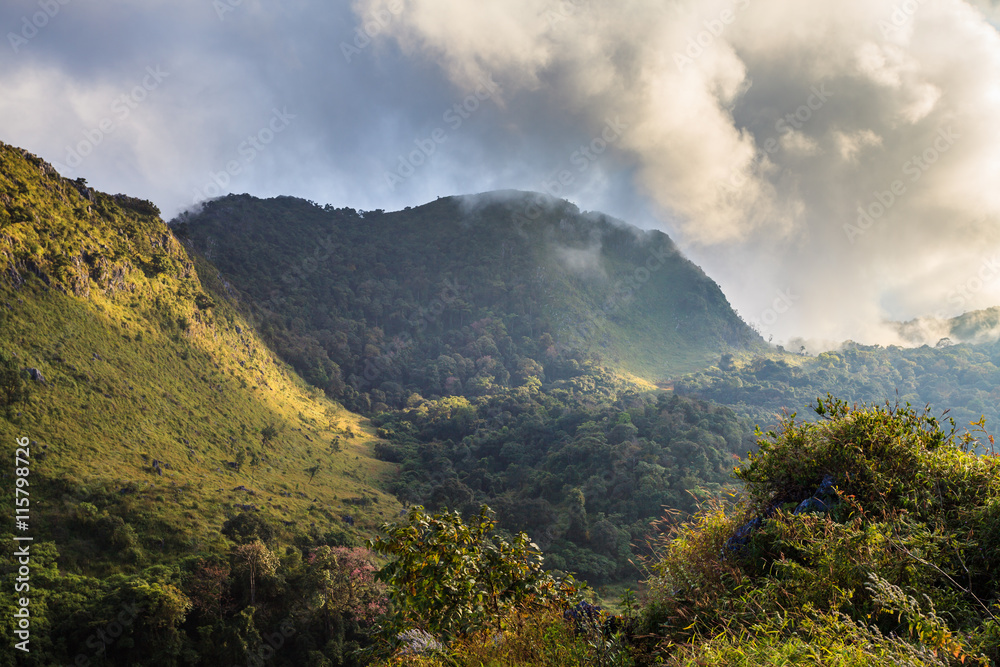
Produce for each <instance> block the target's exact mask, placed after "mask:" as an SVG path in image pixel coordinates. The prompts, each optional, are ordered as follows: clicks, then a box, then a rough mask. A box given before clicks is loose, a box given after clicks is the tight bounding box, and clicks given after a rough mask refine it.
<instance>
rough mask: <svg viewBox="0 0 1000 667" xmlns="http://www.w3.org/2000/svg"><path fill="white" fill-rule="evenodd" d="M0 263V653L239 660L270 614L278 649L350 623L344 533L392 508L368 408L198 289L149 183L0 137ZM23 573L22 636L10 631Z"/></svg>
mask: <svg viewBox="0 0 1000 667" xmlns="http://www.w3.org/2000/svg"><path fill="white" fill-rule="evenodd" d="M0 275H2V279H0V387H2V388H0V402H2V405H0V439H2V441H3V442H4V451H5V452H6V453H7V454H8V455H9V457H8V458H7V459H5V460H6V461H7V464H6V465H5V466H4V469H3V470H2V471H0V481H2V485H0V502H2V504H3V506H4V507H6V508H8V509H9V511H10V515H11V516H12V515H13V512H14V509H13V508H14V506H15V502H14V501H15V498H14V495H15V484H14V481H15V475H14V454H15V447H17V446H18V445H17V442H18V439H21V438H25V439H26V441H27V442H28V443H29V445H28V447H27V448H26V449H27V450H28V451H29V454H30V456H29V457H28V461H29V465H28V466H27V470H28V474H27V476H26V477H22V478H23V479H26V481H27V484H28V486H27V489H26V490H27V492H28V493H29V494H30V495H29V496H26V497H28V498H29V500H30V505H29V510H30V511H29V513H28V517H29V519H28V521H27V525H28V529H27V531H26V532H22V531H20V530H17V531H16V532H17V534H18V535H28V536H31V537H32V538H33V541H32V542H31V543H30V553H31V575H30V577H31V578H30V583H29V585H30V589H29V590H28V591H27V592H21V593H15V588H14V583H15V582H14V579H15V577H16V576H17V572H18V570H17V566H16V563H17V559H15V558H14V555H13V554H14V551H15V549H16V548H17V547H18V546H20V545H18V544H16V543H15V542H14V540H13V539H12V538H13V537H14V532H15V526H14V524H13V522H12V521H10V522H6V523H5V525H4V528H3V529H2V530H0V538H2V539H0V541H2V543H3V545H4V547H3V549H4V558H3V564H4V565H3V572H2V574H3V577H2V579H3V585H2V587H0V604H2V605H3V608H4V610H5V618H6V619H7V621H6V622H5V623H4V624H3V629H2V630H0V641H2V642H3V646H4V649H3V650H2V651H0V664H4V665H13V664H15V662H14V661H15V659H16V660H17V662H16V664H19V665H45V666H46V667H49V666H51V665H53V664H91V665H102V664H108V665H111V664H115V665H126V664H127V665H165V664H197V663H198V662H199V661H201V660H204V661H206V662H212V661H214V662H216V663H218V664H244V663H246V662H247V661H248V659H249V658H248V656H249V657H253V656H257V655H259V654H260V652H261V651H264V652H265V653H266V652H268V651H272V650H273V649H272V648H270V647H269V645H268V644H267V643H266V637H267V636H269V634H268V633H274V632H276V631H279V628H281V627H284V629H285V630H288V631H291V632H293V633H294V634H295V636H296V638H297V639H296V642H295V647H294V648H291V649H286V651H285V653H287V654H288V655H287V657H286V658H285V660H286V661H295V662H296V664H305V663H306V662H307V660H308V655H309V653H310V651H324V650H326V651H327V653H328V654H329V655H336V654H337V651H341V650H342V649H343V642H344V641H345V638H346V641H351V637H352V636H353V635H352V634H351V633H352V632H354V630H352V629H351V628H352V627H354V628H355V629H356V628H357V623H356V621H355V620H351V619H352V618H355V617H350V616H349V615H348V618H347V620H346V621H345V616H344V612H345V611H346V610H347V609H348V608H354V606H355V602H354V601H351V602H346V601H345V600H346V599H347V598H344V599H342V600H341V599H340V598H338V597H337V595H341V593H336V591H337V590H342V589H343V587H344V586H345V584H344V583H342V580H341V579H338V578H337V577H339V575H338V574H337V572H338V571H339V570H338V568H340V567H342V566H343V565H344V563H345V562H351V560H350V559H354V561H357V562H358V563H362V564H363V563H366V562H369V561H370V558H371V556H370V555H368V554H367V552H363V550H360V547H361V545H362V543H363V541H364V539H366V538H367V537H369V536H370V534H371V533H372V531H373V530H374V529H375V528H376V527H377V526H378V525H379V523H380V522H381V521H383V520H384V519H385V518H388V517H390V516H392V515H393V514H395V513H396V512H398V511H399V510H400V506H399V504H398V503H397V501H396V500H395V499H394V498H393V497H392V496H391V495H388V494H387V493H385V492H384V491H382V490H381V489H382V487H383V486H384V485H385V484H386V480H387V479H388V476H389V475H390V474H391V469H392V466H391V465H390V464H386V463H383V462H381V461H379V460H377V459H375V458H374V456H373V451H374V444H375V443H376V442H377V438H376V437H375V436H374V429H373V427H372V426H371V425H370V423H369V422H368V421H367V420H365V419H363V418H361V417H360V416H358V415H356V414H352V413H350V412H348V411H347V410H345V409H344V408H343V407H342V406H340V405H339V404H337V403H335V402H333V401H331V400H329V399H328V398H327V397H325V396H324V394H323V392H321V391H319V390H317V389H315V388H314V387H310V386H309V385H308V384H307V383H305V382H303V381H302V380H301V379H300V378H299V377H298V376H297V375H296V374H295V373H294V371H292V369H291V368H290V367H288V366H287V365H286V364H285V363H284V362H282V361H281V360H280V359H279V358H278V357H277V356H276V355H275V354H274V353H273V352H272V351H271V350H270V349H269V348H268V347H267V345H266V344H265V343H264V342H263V341H262V340H261V339H260V338H259V337H258V335H257V334H256V332H255V331H254V329H253V328H252V326H251V325H250V323H248V322H247V321H246V320H245V319H244V318H243V317H242V316H241V315H240V314H239V312H238V311H237V310H236V309H235V308H233V307H232V306H231V305H229V304H228V303H227V302H226V301H225V300H224V299H220V298H216V297H214V296H210V294H212V293H215V292H213V288H212V286H211V285H206V283H205V282H203V281H202V278H201V276H209V277H211V276H212V275H213V274H212V272H211V271H205V270H204V268H203V266H202V267H199V266H198V263H197V261H196V260H193V259H192V258H191V257H190V256H189V254H188V253H187V252H186V251H185V250H184V248H183V247H182V245H181V244H180V243H179V242H178V241H177V239H176V238H175V237H174V235H173V234H172V232H171V231H170V229H169V228H168V227H167V226H166V225H165V224H164V223H163V221H162V220H160V218H159V215H158V211H157V210H156V208H155V207H154V206H153V205H152V204H151V203H149V202H146V201H141V200H137V199H132V198H130V197H126V196H123V195H116V196H110V195H106V194H103V193H100V192H96V191H94V190H93V189H91V188H89V187H87V185H86V183H84V182H83V181H82V180H77V181H71V180H67V179H64V178H61V177H60V176H59V175H58V174H57V173H55V171H54V170H53V169H52V168H51V167H50V166H48V165H47V164H45V163H44V162H42V161H41V160H39V159H37V158H35V157H34V156H32V155H30V154H27V153H25V152H24V151H20V150H18V149H15V148H12V147H9V146H6V145H2V144H0ZM209 282H210V281H209ZM22 470H23V466H22ZM21 490H22V491H23V490H24V489H21ZM19 497H23V496H19ZM331 549H333V550H336V549H341V550H345V551H347V552H349V553H347V554H346V555H339V554H338V553H337V552H336V551H333V552H331V551H330V550H331ZM351 549H354V550H359V551H357V552H355V551H350V550H351ZM362 552H363V553H362ZM338 559H339V560H338ZM345 559H346V560H345ZM334 563H339V565H334ZM12 564H14V565H12ZM331 570H332V571H333V575H329V573H330V572H331ZM328 576H332V577H333V578H332V579H329V580H328V578H327V577H328ZM338 581H341V583H337V582H338ZM317 582H327V583H325V584H323V586H326V587H327V589H328V590H329V594H328V595H326V594H324V595H325V597H324V596H322V595H321V591H323V590H324V588H322V587H321V586H320V585H319V584H318V583H317ZM338 586H339V587H340V588H339V589H338V588H337V587H338ZM22 595H27V596H28V597H29V599H30V614H31V636H30V644H29V645H28V648H30V652H29V653H22V652H21V651H18V650H14V649H13V648H12V647H13V646H14V644H15V642H17V641H20V640H19V639H17V638H15V636H14V635H13V634H12V629H13V627H14V625H13V623H12V622H11V616H10V614H11V613H13V610H14V609H15V608H16V604H15V601H16V600H17V599H18V598H20V597H21V596H22ZM341 597H343V596H342V595H341ZM133 611H134V613H133ZM361 613H363V610H361V609H358V614H361ZM116 619H121V620H120V621H119V620H116ZM338 619H340V620H338ZM286 622H287V623H286ZM345 623H347V624H346V625H345ZM351 623H354V625H353V626H351ZM283 624H284V625H283ZM109 628H111V629H112V630H111V631H109ZM109 632H111V634H109ZM284 636H285V635H281V634H280V632H279V637H284ZM331 642H333V643H332V644H331ZM338 642H339V644H338ZM328 645H329V646H328ZM338 646H339V647H340V648H338ZM265 647H266V650H265ZM192 656H199V657H198V658H197V659H194V658H192ZM276 664H291V663H290V662H285V663H276Z"/></svg>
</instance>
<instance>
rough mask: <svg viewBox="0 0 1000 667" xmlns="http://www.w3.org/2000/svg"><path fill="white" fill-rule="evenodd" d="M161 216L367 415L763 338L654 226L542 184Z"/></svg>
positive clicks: (313, 375) (714, 352) (709, 356)
mask: <svg viewBox="0 0 1000 667" xmlns="http://www.w3.org/2000/svg"><path fill="white" fill-rule="evenodd" d="M172 224H174V228H175V230H176V231H177V233H178V235H180V236H181V237H182V238H184V239H185V240H186V242H188V243H190V244H191V247H193V248H194V249H196V250H197V251H198V252H199V253H201V254H203V255H204V256H205V257H206V258H207V259H209V260H211V261H212V262H213V263H214V264H215V266H217V267H218V268H219V270H220V272H221V275H222V276H223V278H224V280H225V281H226V283H227V285H228V288H230V289H232V290H233V292H234V293H235V294H239V295H241V297H242V298H243V299H244V301H245V303H246V306H247V310H248V312H253V313H254V314H256V315H257V317H259V319H260V321H261V327H262V330H263V331H264V332H265V334H266V336H267V337H268V339H269V340H270V341H272V342H273V343H274V345H275V347H276V349H278V350H279V351H280V353H281V354H282V356H283V357H284V358H285V359H287V360H288V361H289V362H290V363H291V364H292V365H293V366H294V367H295V368H296V369H297V370H298V371H299V372H300V373H301V374H302V375H303V377H305V378H306V379H308V380H309V381H310V382H312V383H314V384H316V385H317V386H320V387H323V388H324V389H326V390H327V391H328V393H329V394H330V395H331V396H334V397H337V398H340V399H342V400H343V401H344V402H345V404H346V405H347V406H348V407H352V408H354V409H358V410H361V411H363V412H369V411H374V412H378V411H381V410H384V409H386V408H388V407H392V408H401V407H405V406H406V404H407V401H409V400H410V399H411V398H413V397H414V394H416V395H417V398H419V397H423V398H428V399H430V398H437V397H441V396H449V395H464V396H484V395H489V394H493V393H495V392H497V391H503V390H506V389H509V388H514V387H519V386H525V385H526V384H530V383H531V382H533V381H537V382H545V373H546V367H547V366H548V365H549V364H551V363H553V362H556V363H559V362H561V361H562V359H564V358H568V357H570V356H576V357H579V358H582V357H590V358H596V359H598V360H599V362H600V363H601V364H602V365H604V366H606V367H609V368H613V369H615V370H617V371H618V372H619V373H623V374H630V375H634V376H637V377H639V378H642V379H644V380H646V381H649V382H656V381H658V380H661V379H664V378H667V377H670V376H672V375H675V374H677V373H681V372H687V371H692V370H697V369H700V368H704V367H705V366H707V365H708V364H709V363H711V361H712V360H713V359H716V358H718V355H719V354H720V353H721V352H734V353H737V354H740V353H743V352H744V351H746V350H754V349H761V348H762V347H763V344H762V341H761V340H760V338H759V337H758V336H757V334H755V333H754V332H753V331H752V330H751V329H750V328H749V327H748V326H747V325H746V324H745V323H744V322H743V321H742V320H740V318H739V317H738V316H737V315H736V314H735V313H734V312H733V310H732V309H731V308H730V306H729V304H728V302H727V301H726V298H725V296H724V295H723V294H722V292H721V290H720V289H719V287H718V285H716V284H715V283H714V282H713V281H712V280H711V279H710V278H708V277H707V276H706V275H705V274H704V273H703V272H702V271H701V270H700V269H699V268H698V267H696V266H694V265H693V264H691V262H689V261H688V260H686V259H684V258H683V257H682V256H681V255H680V254H679V252H678V251H677V249H676V247H675V246H674V244H673V243H672V242H671V241H670V239H669V238H668V237H667V236H665V235H664V234H662V233H660V232H642V231H640V230H638V229H636V228H634V227H629V226H627V225H625V224H624V223H621V222H619V221H614V220H611V219H609V218H607V217H605V216H603V215H599V214H581V213H580V212H579V210H577V208H576V207H575V206H573V205H572V204H570V203H568V202H565V201H562V200H555V199H551V198H547V197H542V196H540V195H530V194H529V193H518V192H506V193H492V194H489V195H478V196H476V197H466V198H462V197H449V198H444V199H439V200H438V201H436V202H432V203H430V204H426V205H424V206H420V207H417V208H414V209H407V210H404V211H397V212H394V213H384V212H382V211H368V212H363V211H362V212H359V211H354V210H352V209H333V208H331V207H329V206H327V207H320V206H317V205H315V204H312V203H310V202H306V201H303V200H299V199H294V198H291V197H279V198H275V199H269V200H259V199H255V198H253V197H250V196H247V195H243V196H229V197H224V198H222V199H219V200H216V201H213V202H210V203H208V204H207V205H206V206H205V208H204V209H203V210H202V211H200V212H198V213H196V214H193V215H190V216H185V217H182V218H181V219H179V220H176V221H174V222H173V223H172Z"/></svg>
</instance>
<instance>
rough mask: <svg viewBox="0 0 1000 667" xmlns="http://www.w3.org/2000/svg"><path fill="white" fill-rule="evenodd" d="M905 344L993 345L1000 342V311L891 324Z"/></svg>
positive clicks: (918, 319)
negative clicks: (999, 340) (997, 341)
mask: <svg viewBox="0 0 1000 667" xmlns="http://www.w3.org/2000/svg"><path fill="white" fill-rule="evenodd" d="M892 324H893V327H894V328H895V330H896V331H897V332H898V333H899V335H900V337H901V338H903V340H905V341H907V342H908V343H911V344H913V345H940V346H942V347H943V346H945V345H949V344H954V343H993V342H996V340H997V339H1000V307H998V306H994V307H992V308H985V309H983V310H973V311H970V312H967V313H963V314H961V315H958V316H956V317H950V318H939V317H918V318H916V319H913V320H908V321H906V322H894V323H892Z"/></svg>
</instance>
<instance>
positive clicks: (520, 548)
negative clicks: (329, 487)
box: [368, 505, 575, 637]
mask: <svg viewBox="0 0 1000 667" xmlns="http://www.w3.org/2000/svg"><path fill="white" fill-rule="evenodd" d="M495 527H496V522H495V521H494V519H493V511H492V510H491V509H490V508H489V507H487V506H486V505H483V507H482V508H481V509H480V511H479V514H478V515H477V516H476V517H474V518H473V519H472V521H471V522H470V523H469V524H466V523H465V522H464V521H463V520H462V518H461V516H460V515H459V514H458V512H444V513H441V514H435V515H429V514H427V513H425V512H424V508H423V507H420V506H417V507H413V508H411V509H410V512H409V514H408V515H407V517H406V520H405V521H402V522H399V523H386V524H384V525H383V526H382V532H383V533H384V535H382V536H380V537H378V538H376V539H374V540H370V541H369V543H368V546H369V548H371V549H372V550H374V551H376V552H378V553H381V554H384V555H386V556H389V557H390V558H391V559H392V560H390V561H389V563H388V564H387V565H385V567H383V568H382V569H381V570H379V573H378V577H379V579H380V580H382V581H384V582H386V584H387V586H388V592H389V598H390V600H391V601H392V603H393V608H394V612H395V618H394V619H393V623H392V626H393V629H395V630H405V629H411V628H418V629H420V630H423V631H425V632H429V633H431V634H434V635H439V636H444V637H455V636H459V635H464V634H468V633H469V632H474V631H476V630H479V629H482V628H484V627H488V626H490V625H492V626H494V627H496V628H497V629H498V630H499V629H500V626H501V621H502V620H503V618H504V616H505V615H506V614H507V613H508V612H509V611H510V610H511V609H512V608H513V607H514V606H517V605H523V604H533V603H534V604H543V603H546V602H551V601H554V600H565V599H567V598H568V597H569V596H571V595H573V594H574V593H575V588H574V585H573V581H572V578H568V579H566V580H562V581H557V580H556V579H554V578H553V577H552V576H551V575H550V574H548V573H546V572H543V571H542V553H541V551H539V550H538V547H537V546H536V545H535V544H534V543H533V542H531V541H530V540H529V539H528V536H527V535H525V534H524V533H518V534H517V535H516V536H515V537H514V539H513V540H512V541H508V540H506V539H505V538H503V537H501V536H500V535H497V534H496V533H495V532H494V529H495Z"/></svg>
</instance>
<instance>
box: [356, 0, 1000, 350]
mask: <svg viewBox="0 0 1000 667" xmlns="http://www.w3.org/2000/svg"><path fill="white" fill-rule="evenodd" d="M390 4H392V3H391V0H359V2H358V3H357V4H356V8H357V9H358V10H359V11H380V10H383V9H385V8H386V7H388V6H389V5H390ZM995 14H996V9H995V4H994V3H991V2H982V3H979V4H977V5H971V4H968V3H965V2H962V1H961V0H908V1H906V2H899V1H898V0H876V1H871V0H847V1H846V2H838V3H803V2H797V1H796V0H753V1H752V2H751V1H749V0H709V1H707V2H706V1H702V0H697V1H696V0H676V1H674V2H671V3H664V2H661V1H659V0H627V1H626V2H622V3H607V2H600V1H598V0H562V1H557V2H538V1H532V0H519V1H517V2H513V3H512V2H510V1H509V0H482V1H481V2H478V3H475V4H470V3H466V2H463V0H409V2H407V3H406V4H405V5H404V8H403V10H402V12H401V14H400V18H399V20H397V21H395V22H394V23H393V24H392V25H391V26H390V27H389V30H387V32H386V35H385V37H386V38H387V39H390V40H395V43H397V44H399V45H400V46H401V48H402V49H403V50H404V51H405V52H407V53H409V54H411V55H412V56H413V57H417V58H421V59H423V60H424V61H430V62H432V63H435V64H436V65H438V66H439V67H440V68H441V70H442V71H444V72H446V73H447V75H448V76H449V77H450V79H451V80H452V81H454V82H455V83H456V85H458V86H459V87H468V86H471V85H472V83H473V82H474V81H476V80H478V79H480V78H481V77H483V76H486V75H489V76H493V77H495V78H496V80H497V81H499V82H500V83H501V85H502V86H503V87H504V90H505V95H506V96H507V97H508V98H509V99H513V98H516V97H517V96H518V95H531V96H534V97H537V98H541V99H545V100H549V101H551V104H552V105H553V106H556V107H558V108H560V109H563V110H565V112H566V113H572V114H575V115H576V116H577V117H581V118H583V119H585V121H586V122H587V123H589V126H590V127H591V128H593V129H594V130H596V129H597V128H599V126H600V124H601V123H602V122H604V120H605V119H606V118H608V117H612V116H613V117H620V118H621V119H622V123H623V124H625V125H626V126H627V127H628V130H627V131H626V132H624V134H623V136H622V139H621V141H620V142H618V143H617V144H616V145H615V146H614V151H615V152H616V153H617V154H618V155H620V156H621V157H622V159H623V160H625V161H630V162H631V163H632V164H633V165H634V168H635V171H634V174H635V178H636V181H637V182H638V183H639V184H640V185H641V187H642V189H643V191H644V192H645V193H646V194H647V195H648V196H649V197H650V198H652V200H653V201H655V202H656V203H657V205H658V206H659V211H660V215H661V218H662V219H664V220H669V221H670V224H671V225H676V227H677V229H678V231H679V234H680V237H681V239H680V240H681V242H682V244H683V245H684V247H685V248H686V249H687V250H688V251H689V252H690V253H691V254H693V255H694V256H695V258H696V259H699V260H700V261H701V262H702V264H703V265H705V266H706V268H707V269H708V271H709V273H710V274H711V275H713V276H714V277H717V278H719V279H720V282H722V284H723V287H724V288H725V289H726V291H727V292H728V293H729V294H730V295H731V297H732V298H733V300H734V301H735V302H737V303H738V304H739V305H740V306H741V309H742V310H743V312H744V314H746V315H747V316H748V319H754V320H757V321H763V320H762V319H761V315H762V314H765V315H769V314H768V313H767V311H768V310H769V309H771V310H773V308H772V303H773V295H774V294H775V293H778V292H780V291H781V290H782V289H786V288H789V287H790V288H792V289H794V290H795V291H796V292H797V293H799V294H801V297H800V298H798V299H797V300H796V302H795V303H794V305H792V306H791V307H789V308H785V309H784V312H783V313H780V314H778V315H780V316H778V317H774V318H772V317H770V316H768V317H766V318H765V319H773V323H772V324H771V325H769V326H770V327H771V328H772V329H773V332H774V333H776V334H777V335H778V336H779V337H780V336H782V335H784V336H786V337H787V336H790V335H792V334H794V333H800V334H805V335H813V336H825V337H827V338H837V337H841V338H846V337H853V338H857V339H863V338H867V339H868V340H871V341H878V342H895V341H896V340H897V338H898V336H896V333H895V331H894V329H893V328H892V327H891V326H885V325H884V324H883V322H884V321H886V320H890V319H907V318H910V317H914V316H917V315H922V314H932V313H934V314H956V312H955V311H956V310H957V308H958V307H959V306H958V303H957V302H956V300H955V299H949V298H948V297H949V293H950V292H952V291H953V290H954V289H955V286H956V285H960V284H962V283H963V282H964V281H966V280H967V279H968V276H966V273H968V272H969V271H970V267H973V268H972V270H973V271H974V270H975V269H974V267H975V266H977V265H978V264H979V263H981V262H982V261H983V260H984V259H985V258H986V256H987V254H988V253H990V252H992V251H993V250H994V249H996V247H997V245H998V243H1000V234H998V231H1000V228H998V221H1000V199H998V193H997V189H996V188H995V187H991V185H990V184H991V183H996V182H997V178H998V176H1000V173H998V172H1000V159H998V158H997V157H996V156H997V155H1000V124H998V123H997V122H996V119H997V118H1000V91H998V89H997V87H996V84H995V82H996V81H997V80H998V79H1000V38H998V34H997V30H996V29H995V28H994V27H993V26H992V25H991V24H990V21H991V20H992V19H993V17H994V16H995ZM501 15H502V16H501ZM511 119H512V122H518V123H520V125H521V127H522V131H524V132H526V133H530V132H532V128H531V122H532V121H531V119H530V118H528V119H526V118H523V117H516V115H512V116H511ZM748 275H749V276H750V277H752V278H753V279H752V280H747V276H748ZM998 297H1000V285H996V284H992V283H991V284H989V285H987V286H984V287H983V288H982V289H981V290H980V291H979V292H977V293H976V294H975V295H971V296H970V297H969V299H968V300H967V301H965V302H963V303H962V304H961V307H962V308H973V307H983V306H986V305H991V304H994V303H997V302H998V300H1000V299H998ZM765 333H766V332H765Z"/></svg>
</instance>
